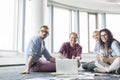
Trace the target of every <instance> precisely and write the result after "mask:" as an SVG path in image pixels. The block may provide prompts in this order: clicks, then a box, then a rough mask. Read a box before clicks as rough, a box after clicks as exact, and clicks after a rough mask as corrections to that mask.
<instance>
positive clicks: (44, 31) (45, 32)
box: [39, 27, 49, 39]
mask: <svg viewBox="0 0 120 80" xmlns="http://www.w3.org/2000/svg"><path fill="white" fill-rule="evenodd" d="M39 34H40V36H41V38H43V39H45V38H46V37H47V36H48V34H49V30H48V28H47V27H41V28H40V32H39Z"/></svg>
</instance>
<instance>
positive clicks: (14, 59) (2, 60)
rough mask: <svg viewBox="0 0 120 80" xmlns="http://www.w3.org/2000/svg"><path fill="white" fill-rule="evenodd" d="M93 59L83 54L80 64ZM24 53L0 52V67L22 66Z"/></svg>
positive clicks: (92, 56)
mask: <svg viewBox="0 0 120 80" xmlns="http://www.w3.org/2000/svg"><path fill="white" fill-rule="evenodd" d="M52 55H53V56H54V57H58V56H57V54H52ZM94 59H95V54H83V55H82V59H81V62H88V61H92V60H94ZM23 64H24V53H18V52H12V51H0V67H1V66H11V65H23Z"/></svg>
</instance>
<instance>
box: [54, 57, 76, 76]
mask: <svg viewBox="0 0 120 80" xmlns="http://www.w3.org/2000/svg"><path fill="white" fill-rule="evenodd" d="M56 74H68V75H69V74H71V75H74V74H78V63H77V60H76V59H56Z"/></svg>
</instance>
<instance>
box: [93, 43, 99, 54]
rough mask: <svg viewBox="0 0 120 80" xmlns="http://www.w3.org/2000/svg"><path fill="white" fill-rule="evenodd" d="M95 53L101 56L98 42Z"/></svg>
mask: <svg viewBox="0 0 120 80" xmlns="http://www.w3.org/2000/svg"><path fill="white" fill-rule="evenodd" d="M94 53H95V54H100V44H99V42H98V41H97V42H96V43H95V48H94Z"/></svg>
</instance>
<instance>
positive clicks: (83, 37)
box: [79, 12, 88, 53]
mask: <svg viewBox="0 0 120 80" xmlns="http://www.w3.org/2000/svg"><path fill="white" fill-rule="evenodd" d="M79 15H80V16H79V18H80V21H79V24H80V34H79V35H80V37H79V38H80V39H79V40H80V45H81V46H82V48H83V50H82V52H83V53H88V15H87V13H86V12H80V13H79Z"/></svg>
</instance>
